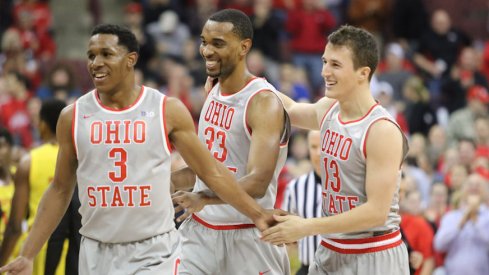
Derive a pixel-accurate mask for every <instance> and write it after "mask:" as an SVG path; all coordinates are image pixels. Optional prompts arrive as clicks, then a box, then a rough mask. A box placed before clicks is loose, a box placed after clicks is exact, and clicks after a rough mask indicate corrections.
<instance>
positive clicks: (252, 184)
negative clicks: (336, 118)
mask: <svg viewBox="0 0 489 275" xmlns="http://www.w3.org/2000/svg"><path fill="white" fill-rule="evenodd" d="M246 120H247V122H248V126H249V127H250V129H251V143H250V144H251V146H250V152H249V154H248V163H247V167H246V170H247V171H246V172H247V173H246V175H245V176H243V177H241V178H240V179H239V180H238V182H239V184H240V185H241V186H242V187H243V189H244V190H245V191H246V193H248V194H249V195H250V196H252V197H253V198H262V197H263V196H265V193H266V192H267V189H268V185H269V184H270V181H271V180H272V177H273V173H274V171H275V166H276V165H277V159H278V155H279V151H280V139H281V137H282V134H283V132H284V131H285V129H284V121H285V114H284V111H283V106H282V103H281V102H280V101H279V99H278V98H277V96H276V95H275V94H273V93H271V92H260V93H258V94H256V95H255V96H254V97H253V98H252V99H251V101H250V103H249V105H248V113H247V119H246ZM202 195H203V194H202ZM203 196H204V197H203V199H204V201H205V204H222V203H223V201H222V200H220V199H219V198H215V197H205V195H203Z"/></svg>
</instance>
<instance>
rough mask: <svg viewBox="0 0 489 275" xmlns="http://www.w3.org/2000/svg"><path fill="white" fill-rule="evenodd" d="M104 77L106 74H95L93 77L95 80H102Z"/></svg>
mask: <svg viewBox="0 0 489 275" xmlns="http://www.w3.org/2000/svg"><path fill="white" fill-rule="evenodd" d="M104 76H106V74H95V77H97V78H102V77H104Z"/></svg>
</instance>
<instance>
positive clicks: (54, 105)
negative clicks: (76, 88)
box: [39, 99, 66, 134]
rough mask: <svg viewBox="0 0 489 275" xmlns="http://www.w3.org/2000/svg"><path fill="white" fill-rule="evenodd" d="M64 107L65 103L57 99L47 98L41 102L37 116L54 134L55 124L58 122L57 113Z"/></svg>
mask: <svg viewBox="0 0 489 275" xmlns="http://www.w3.org/2000/svg"><path fill="white" fill-rule="evenodd" d="M64 107H66V103H65V102H64V101H62V100H59V99H49V100H46V101H44V102H43V103H42V105H41V111H40V112H39V118H40V119H41V121H44V122H45V123H46V124H47V125H48V126H49V130H51V132H52V133H53V134H56V124H57V123H58V118H59V114H60V113H61V111H62V110H63V108H64Z"/></svg>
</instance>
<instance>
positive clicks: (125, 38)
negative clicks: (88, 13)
mask: <svg viewBox="0 0 489 275" xmlns="http://www.w3.org/2000/svg"><path fill="white" fill-rule="evenodd" d="M96 34H113V35H115V36H117V38H118V40H119V42H118V45H122V46H124V47H126V49H127V50H128V51H129V52H136V53H139V43H138V41H137V39H136V36H135V35H134V33H132V32H131V31H130V30H129V29H128V28H126V27H123V26H119V25H114V24H100V25H97V26H95V28H94V29H93V31H92V36H94V35H96Z"/></svg>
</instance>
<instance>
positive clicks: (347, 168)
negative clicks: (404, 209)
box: [320, 102, 407, 239]
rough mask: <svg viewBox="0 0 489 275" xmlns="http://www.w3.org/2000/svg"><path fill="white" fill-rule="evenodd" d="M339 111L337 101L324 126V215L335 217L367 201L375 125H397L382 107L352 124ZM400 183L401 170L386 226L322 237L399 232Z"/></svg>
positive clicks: (375, 107)
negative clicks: (370, 137)
mask: <svg viewBox="0 0 489 275" xmlns="http://www.w3.org/2000/svg"><path fill="white" fill-rule="evenodd" d="M339 111H340V108H339V104H338V102H335V103H334V104H333V106H332V107H331V109H330V110H329V111H328V112H327V113H326V114H325V116H324V118H323V121H322V123H321V148H320V149H321V162H322V164H321V179H322V181H323V182H322V185H323V206H322V208H323V213H322V214H323V216H333V215H336V214H340V213H342V212H346V211H349V210H351V209H353V208H355V207H357V206H360V205H361V204H363V203H365V202H366V201H367V195H366V191H365V183H366V175H367V172H366V157H365V155H366V152H365V146H366V144H365V143H366V138H367V134H368V130H369V128H370V126H371V125H372V124H373V123H374V122H376V121H378V120H380V119H386V120H389V121H391V122H392V123H394V124H395V125H397V123H396V122H395V121H394V119H393V118H392V117H391V116H390V115H389V113H388V112H387V111H386V110H385V109H384V108H383V107H382V106H380V105H379V104H376V105H374V106H373V107H372V108H371V109H370V110H369V112H368V113H367V114H366V115H365V116H364V117H362V118H361V119H358V120H355V121H350V122H342V121H341V119H340V117H339ZM398 127H399V126H398ZM403 139H404V141H403V142H404V152H403V154H405V153H406V152H407V140H406V137H405V136H404V135H403ZM403 156H404V155H403ZM392 161H399V160H392ZM400 180H401V171H399V177H398V181H397V187H396V191H395V195H394V198H393V200H392V203H391V207H390V211H389V215H388V218H387V221H386V222H385V224H384V225H382V226H379V227H375V228H371V229H369V230H366V231H365V232H355V233H348V234H343V233H340V234H324V235H322V237H323V238H327V239H355V238H364V237H371V236H372V233H373V232H380V231H386V230H390V229H398V228H399V223H400V221H401V217H400V216H399V196H398V194H399V192H398V191H399V184H400Z"/></svg>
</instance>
